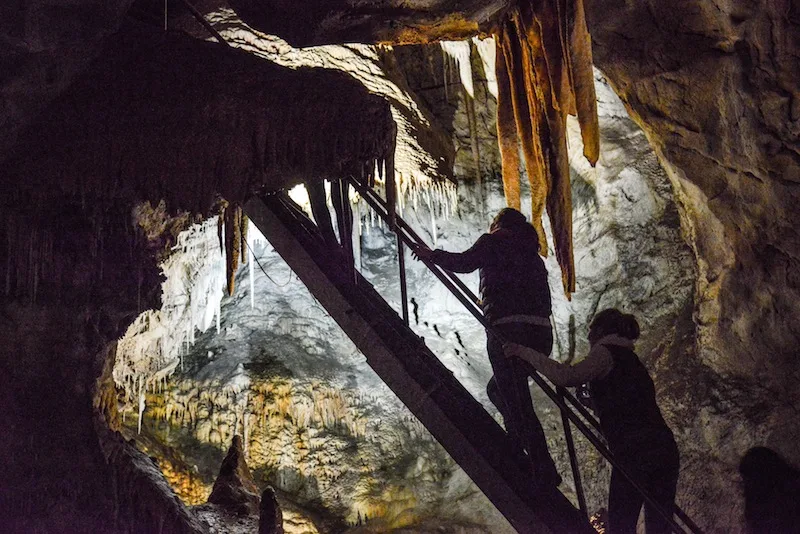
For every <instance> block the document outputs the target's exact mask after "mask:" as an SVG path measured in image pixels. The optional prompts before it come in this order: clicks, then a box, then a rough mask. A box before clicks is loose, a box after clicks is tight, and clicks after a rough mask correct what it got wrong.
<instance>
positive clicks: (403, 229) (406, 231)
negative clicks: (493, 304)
mask: <svg viewBox="0 0 800 534" xmlns="http://www.w3.org/2000/svg"><path fill="white" fill-rule="evenodd" d="M346 181H347V182H348V183H350V184H351V185H352V186H353V187H354V188H355V190H356V191H357V192H358V193H359V195H360V196H361V198H363V199H364V201H365V202H366V203H367V204H368V205H369V206H370V207H371V208H372V209H373V210H374V211H375V213H376V214H377V215H378V216H379V217H381V218H382V219H383V220H384V221H386V222H387V223H388V224H389V229H390V230H392V231H393V232H394V233H395V235H396V236H397V249H398V257H399V262H400V293H401V309H402V317H403V321H404V322H405V323H406V325H408V322H409V319H408V294H407V293H408V292H407V285H406V276H405V258H404V256H405V255H404V253H403V252H404V251H403V246H404V245H405V246H409V247H412V248H413V247H415V246H427V245H426V243H425V241H424V240H423V239H422V238H421V237H420V236H419V235H418V234H417V233H416V232H415V231H414V230H413V229H412V228H411V226H409V224H408V223H407V222H406V221H405V220H403V218H402V217H400V216H398V215H395V216H394V217H390V216H389V213H390V211H389V209H388V205H387V203H386V201H385V200H384V199H383V198H381V197H380V195H378V193H377V192H376V191H375V190H374V189H372V188H370V187H368V186H366V185H364V184H362V183H360V182H359V181H358V180H356V179H355V178H352V177H349V178H347V179H346ZM421 261H422V262H423V263H424V264H425V266H426V267H427V268H428V269H429V270H430V271H431V272H432V273H433V274H434V275H435V276H436V278H438V279H439V281H440V282H441V283H442V284H443V285H444V286H445V287H446V288H447V289H448V290H449V291H450V292H451V293H452V294H453V296H455V297H456V298H457V299H458V300H459V302H461V304H462V305H463V306H464V307H465V308H467V310H468V311H469V312H470V313H471V314H472V315H473V316H474V317H475V319H477V320H478V322H480V323H481V325H482V326H483V327H484V328H485V329H486V331H487V333H488V334H491V335H493V336H496V337H497V338H498V339H500V340H502V339H503V336H502V335H500V334H499V333H498V332H497V331H496V329H495V328H494V327H493V326H492V325H491V324H489V323H488V321H487V320H486V318H485V317H484V315H483V311H482V310H481V308H480V301H479V299H478V297H477V296H476V295H475V294H474V293H473V292H472V291H471V290H470V289H469V288H468V287H467V286H466V285H465V284H464V282H463V281H462V280H461V279H460V278H459V277H458V276H456V275H455V274H453V273H451V272H449V271H445V270H444V269H442V268H440V267H438V266H437V265H435V264H433V263H432V262H430V261H427V260H424V259H423V260H421ZM531 371H532V372H531V374H530V376H531V378H532V379H533V381H534V382H535V383H536V385H538V386H539V388H541V389H542V391H544V393H545V394H546V395H547V396H548V397H549V398H550V399H551V400H552V401H553V402H554V403H555V404H556V406H557V407H558V409H559V411H560V413H561V418H562V424H563V425H564V434H565V439H566V444H567V452H568V454H569V458H570V466H571V468H572V475H573V481H574V483H575V491H576V494H577V498H578V504H579V508H580V509H581V511H582V512H583V513H585V514H587V517H588V511H587V508H586V499H585V496H584V492H583V486H582V484H581V479H580V469H579V464H578V460H577V455H576V452H575V446H574V441H573V438H572V430H571V426H570V423H571V424H572V425H575V427H576V428H577V429H578V431H579V432H580V433H581V434H583V436H584V437H585V438H586V439H587V441H589V443H591V445H592V446H593V447H594V448H595V449H596V450H597V451H598V452H599V453H600V454H601V455H602V456H603V457H604V458H605V459H606V460H607V461H608V462H609V463H610V464H611V465H612V467H613V468H614V469H616V470H617V471H618V472H619V473H620V474H622V476H624V477H625V479H627V480H628V482H629V483H630V484H631V486H633V488H634V489H636V491H637V492H638V493H639V494H640V495H641V496H642V498H643V499H644V501H645V502H646V503H647V504H648V505H650V506H651V507H652V508H653V509H654V510H656V511H657V512H658V513H659V514H660V515H661V516H662V517H663V518H664V519H665V520H666V521H667V522H668V523H669V525H670V527H671V528H672V530H673V531H674V532H676V533H678V534H684V533H686V532H690V533H692V534H702V532H703V531H702V530H701V529H700V527H699V526H698V525H697V524H696V523H695V522H694V521H693V520H692V519H691V518H690V517H689V516H688V515H687V514H686V513H685V512H684V511H683V510H682V509H681V508H680V507H679V506H678V505H677V504H675V508H674V510H673V512H674V516H675V517H673V516H672V515H671V514H669V513H668V512H667V511H666V510H665V509H664V508H663V507H662V506H661V505H659V504H658V503H657V502H656V501H655V500H654V499H653V497H652V496H650V495H649V493H648V492H647V491H646V490H645V489H644V488H643V487H642V486H641V485H640V484H639V483H638V482H637V481H636V480H635V479H634V478H633V477H632V476H631V475H630V473H628V471H627V470H626V469H625V468H624V467H622V466H621V465H620V464H619V463H618V462H617V461H616V460H615V459H614V456H613V454H612V453H611V451H610V450H609V449H608V447H607V446H606V444H605V443H604V440H603V438H602V437H601V436H602V432H601V429H600V423H599V421H598V420H597V419H596V418H595V417H594V415H592V414H591V413H590V412H589V410H588V409H587V408H586V407H585V406H583V404H581V403H580V401H578V400H577V399H576V398H575V397H574V395H572V394H571V393H570V392H569V391H567V390H566V389H565V388H561V387H558V388H555V389H554V388H553V387H551V386H550V384H548V383H547V382H546V381H545V380H544V378H542V376H541V375H539V373H538V372H535V371H533V370H531ZM579 414H580V416H579ZM584 420H585V421H584ZM587 423H588V424H587ZM590 427H591V428H590ZM676 517H677V518H678V519H679V520H680V521H681V522H682V523H683V525H684V526H682V525H680V524H679V523H678V522H677V521H676V520H675V518H676Z"/></svg>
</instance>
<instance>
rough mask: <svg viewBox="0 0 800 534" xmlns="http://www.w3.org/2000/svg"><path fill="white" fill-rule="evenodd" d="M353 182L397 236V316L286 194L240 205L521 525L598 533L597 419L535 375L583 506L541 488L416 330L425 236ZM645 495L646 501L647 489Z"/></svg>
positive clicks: (471, 304) (450, 279)
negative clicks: (410, 283) (580, 438)
mask: <svg viewBox="0 0 800 534" xmlns="http://www.w3.org/2000/svg"><path fill="white" fill-rule="evenodd" d="M350 183H351V185H353V186H354V187H355V188H356V189H357V190H358V192H359V193H360V194H361V196H362V198H364V199H365V200H366V201H367V203H368V204H369V205H370V206H371V207H372V208H373V209H374V210H375V211H376V212H377V213H378V215H379V216H381V217H383V218H384V219H385V220H386V221H387V222H388V224H389V226H390V228H392V229H393V230H394V231H395V233H396V235H397V243H398V251H399V254H398V256H399V258H400V261H401V265H400V279H401V280H400V282H401V297H402V298H401V300H402V312H401V314H398V313H397V312H396V311H395V310H394V309H393V308H392V307H391V306H390V305H389V304H388V303H387V302H386V301H385V300H384V299H383V297H381V295H379V294H378V293H377V291H376V290H375V289H374V287H373V286H372V285H371V284H370V283H369V282H368V281H367V280H365V279H364V278H363V277H362V276H361V275H360V274H359V273H358V272H357V271H356V269H355V267H354V264H353V258H352V252H351V251H352V249H351V248H350V247H339V246H336V245H335V244H332V243H331V242H330V240H328V241H326V240H325V239H324V238H323V237H322V235H321V232H320V230H319V229H318V228H317V226H316V225H315V224H314V223H313V222H312V221H311V220H310V219H309V218H308V217H307V216H306V214H305V213H304V212H303V211H302V210H301V209H300V208H299V207H298V206H297V205H296V204H294V202H293V201H292V200H291V199H290V198H289V197H288V195H286V194H285V193H275V194H270V195H266V196H256V197H253V198H251V199H250V200H249V201H248V202H247V203H246V204H245V206H244V210H245V213H246V214H247V216H248V217H249V218H250V220H251V221H252V222H253V223H254V224H255V225H256V226H257V227H258V229H259V230H260V231H261V232H262V233H263V235H264V236H265V237H266V238H267V239H268V240H269V241H270V243H271V244H272V246H273V247H275V250H276V251H277V252H278V254H280V255H281V257H282V258H283V259H284V260H285V261H286V263H287V264H288V265H289V266H290V267H291V269H292V270H293V271H294V272H295V273H296V274H297V276H298V277H299V278H300V279H301V280H302V281H303V283H304V284H305V285H306V286H307V287H308V289H309V291H310V292H311V293H312V294H313V295H314V297H315V298H316V299H317V300H318V301H319V302H320V304H321V305H322V306H323V307H324V308H325V309H326V310H327V311H328V313H329V314H330V315H331V317H333V319H334V320H335V321H336V322H337V323H338V324H339V326H340V327H341V328H342V330H344V332H345V333H346V334H347V335H348V337H350V339H351V340H352V341H353V342H354V343H355V345H356V346H357V347H358V349H359V350H360V351H361V352H362V353H363V354H364V355H365V356H366V359H367V363H368V364H369V365H370V366H371V367H372V368H373V369H374V370H375V371H376V373H377V374H378V375H379V376H380V377H381V379H382V380H383V381H384V382H385V383H386V384H387V385H388V386H389V388H390V389H391V390H392V391H393V392H394V393H395V394H396V395H397V396H398V398H399V399H400V400H401V401H402V402H403V403H404V404H405V405H406V406H407V407H408V409H409V410H410V411H411V412H412V413H413V414H414V415H415V416H416V417H417V418H418V419H419V421H420V422H421V423H422V424H423V425H424V426H425V427H426V428H427V429H428V431H429V432H431V434H432V435H433V436H434V437H435V438H436V439H437V440H438V441H439V443H441V444H442V446H443V447H444V448H445V450H447V452H448V453H449V454H450V455H451V456H452V458H453V459H454V460H455V461H456V462H457V463H458V464H459V465H460V466H461V468H462V469H463V470H464V471H465V472H466V473H467V475H468V476H469V477H470V478H471V479H472V480H473V481H474V482H475V484H476V485H477V486H478V487H479V488H480V489H481V490H482V491H483V493H484V494H485V495H486V496H487V497H488V498H489V499H490V500H491V501H492V503H493V504H494V505H495V507H497V509H498V510H499V511H500V512H501V513H502V514H503V515H504V516H505V517H506V519H508V521H509V522H510V523H511V524H512V525H513V527H514V528H515V529H516V530H517V531H518V532H520V533H533V532H553V533H562V532H563V533H581V532H585V533H590V532H594V529H592V527H591V526H590V525H589V522H588V519H587V515H586V506H585V503H584V498H583V493H582V490H581V484H580V476H579V471H578V463H577V460H576V457H575V452H574V447H573V445H572V435H571V431H570V428H571V427H570V423H572V424H573V425H575V426H576V428H578V430H579V431H581V432H582V433H583V434H584V435H585V436H586V437H587V438H588V439H589V441H590V442H591V443H592V444H593V445H594V446H595V447H596V448H598V450H599V451H600V452H601V453H602V454H603V455H604V456H606V458H607V459H609V461H611V462H612V463H613V458H612V457H611V454H610V453H609V452H608V450H607V449H606V448H605V446H604V444H603V442H602V439H601V438H600V437H599V436H598V435H597V432H598V429H599V426H597V421H596V420H595V419H594V417H593V416H592V415H591V414H590V413H589V412H588V411H587V410H586V409H585V408H584V407H583V406H582V405H581V404H580V403H579V402H578V401H577V400H576V399H575V398H574V397H572V395H570V394H569V393H568V392H566V390H563V389H561V388H559V391H554V390H553V389H552V388H551V387H550V386H549V385H548V384H547V383H546V382H545V381H544V380H543V379H542V378H541V377H540V376H538V375H534V376H533V379H534V381H535V382H536V383H537V384H538V385H539V386H540V387H542V388H543V389H544V391H545V393H547V394H548V395H549V396H550V397H551V399H553V401H554V402H555V403H556V404H557V405H558V407H559V409H560V410H561V414H562V420H563V422H564V430H565V433H566V442H567V446H568V449H569V453H570V459H571V464H572V469H573V478H574V480H575V486H576V490H577V493H578V501H579V507H580V509H577V508H575V507H574V506H573V505H572V504H571V503H570V502H569V500H568V499H567V498H566V497H565V496H564V495H563V494H561V492H560V491H558V489H557V488H555V487H552V486H537V484H536V481H535V480H533V478H532V475H531V470H530V464H529V461H528V460H527V458H525V457H524V456H523V455H522V453H521V452H519V450H518V448H517V447H516V446H514V444H513V443H512V441H511V439H510V438H509V436H508V435H507V434H506V433H505V431H504V430H503V429H502V428H501V427H500V425H498V424H497V422H495V420H494V419H493V418H492V417H491V416H490V415H489V414H488V413H487V412H486V410H485V409H484V408H483V406H482V405H481V404H480V403H479V402H478V401H477V400H475V399H474V398H473V397H472V396H471V395H470V394H469V392H467V390H466V389H465V388H464V387H463V386H462V385H461V384H460V383H459V382H458V380H456V379H455V377H454V376H453V374H452V372H451V371H450V370H449V369H447V368H446V367H445V366H444V365H443V364H442V363H441V362H440V361H439V359H438V358H437V357H436V356H435V355H434V354H433V353H432V352H431V351H430V350H429V349H428V347H427V346H426V345H425V343H424V341H423V340H422V338H420V337H419V336H417V335H416V334H415V333H414V332H413V331H412V330H411V328H410V327H409V325H408V308H407V302H408V296H407V294H406V285H405V272H404V271H405V269H404V265H403V262H402V259H403V257H404V254H403V246H404V245H412V244H417V243H422V240H421V239H420V238H419V236H417V235H416V233H415V232H414V231H413V230H412V229H411V228H410V227H409V226H408V224H406V223H405V222H404V221H403V220H402V219H401V218H400V217H398V216H397V215H396V214H395V213H394V210H393V208H392V207H391V206H390V205H389V204H387V203H386V202H385V201H384V200H383V199H382V198H380V196H379V195H378V194H377V193H376V192H375V191H374V190H372V189H371V188H368V187H366V186H364V185H363V184H361V183H359V182H358V181H356V180H350ZM343 198H345V199H346V198H347V196H346V195H343ZM345 213H346V212H345ZM427 266H428V268H429V269H430V270H431V271H432V272H433V273H434V274H435V275H436V276H437V278H439V280H440V281H441V282H442V283H443V284H445V286H447V287H448V289H450V291H451V292H453V294H454V295H455V296H456V297H457V298H458V299H459V300H460V301H461V302H462V304H463V305H464V306H465V307H467V309H469V311H471V312H472V313H473V315H475V317H476V319H478V320H479V321H480V322H481V323H482V324H484V327H488V326H489V325H487V324H486V323H485V321H484V320H483V315H482V313H481V311H480V309H479V307H478V305H477V299H476V297H475V296H474V295H473V294H472V293H471V292H470V291H469V289H468V288H467V287H466V286H464V284H463V283H462V282H461V281H460V279H459V278H457V277H456V276H454V275H452V274H450V273H447V272H445V271H442V270H441V269H439V268H438V267H436V266H434V265H432V264H427ZM579 414H580V415H579ZM592 426H594V430H593V429H592V428H590V427H592ZM634 486H636V484H635V482H634ZM637 487H638V486H637ZM641 493H642V494H643V495H644V496H645V498H646V499H648V500H649V498H648V496H647V495H646V494H645V493H644V492H643V491H642V492H641ZM677 515H678V517H679V518H680V519H681V520H682V521H683V522H684V524H685V525H686V528H684V527H683V526H681V525H680V524H678V523H677V522H676V521H675V520H674V519H672V518H670V520H671V522H672V524H673V529H674V530H675V532H679V533H683V532H700V530H699V528H697V526H696V525H695V524H694V523H693V522H691V520H690V519H689V518H688V517H686V516H685V514H683V513H682V512H681V511H680V510H678V514H677Z"/></svg>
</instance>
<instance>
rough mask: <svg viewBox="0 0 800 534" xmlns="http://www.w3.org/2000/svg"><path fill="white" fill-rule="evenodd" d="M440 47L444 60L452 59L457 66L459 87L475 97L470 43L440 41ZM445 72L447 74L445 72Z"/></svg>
mask: <svg viewBox="0 0 800 534" xmlns="http://www.w3.org/2000/svg"><path fill="white" fill-rule="evenodd" d="M440 46H441V47H442V50H443V51H444V53H445V59H452V60H453V61H455V62H456V65H457V66H458V75H459V77H460V79H461V85H463V86H464V90H465V91H466V92H467V94H468V95H469V96H470V97H472V98H474V97H475V84H474V82H473V78H472V60H471V56H472V50H471V48H470V41H441V42H440ZM445 72H447V71H446V70H445Z"/></svg>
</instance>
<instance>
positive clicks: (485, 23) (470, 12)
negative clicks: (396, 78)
mask: <svg viewBox="0 0 800 534" xmlns="http://www.w3.org/2000/svg"><path fill="white" fill-rule="evenodd" d="M510 4H511V2H509V1H508V0H491V1H486V0H468V1H460V2H459V1H457V0H411V1H398V0H304V1H294V0H231V2H230V5H231V7H233V9H234V10H235V11H236V13H238V14H239V16H240V17H241V18H242V20H243V21H244V22H246V23H247V24H249V25H250V26H252V27H254V28H256V29H258V30H260V31H262V32H264V33H269V34H275V35H280V36H281V37H283V38H284V39H286V40H287V41H288V42H289V43H290V44H292V45H293V46H297V47H305V46H314V45H323V44H341V43H391V44H419V43H428V42H432V41H436V40H439V39H467V38H469V37H472V36H473V35H475V34H478V33H481V32H484V33H491V28H492V26H493V25H495V24H496V23H497V20H498V19H499V16H500V15H501V14H502V13H503V11H504V10H505V9H506V8H507V7H508V6H509V5H510Z"/></svg>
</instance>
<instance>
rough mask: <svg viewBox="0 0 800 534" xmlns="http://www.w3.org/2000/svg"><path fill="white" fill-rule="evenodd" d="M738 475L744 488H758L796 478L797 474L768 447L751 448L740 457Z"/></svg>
mask: <svg viewBox="0 0 800 534" xmlns="http://www.w3.org/2000/svg"><path fill="white" fill-rule="evenodd" d="M739 474H740V475H742V480H743V481H744V483H745V488H753V489H755V488H759V487H763V486H771V485H774V484H779V483H780V482H781V481H782V480H784V479H787V480H788V479H791V478H796V477H797V476H798V472H797V470H796V469H794V468H793V467H792V466H791V465H789V463H787V462H786V460H784V459H783V458H782V457H781V455H780V454H778V453H777V452H775V451H774V450H772V449H770V448H768V447H753V448H752V449H750V450H749V451H747V453H745V455H744V456H743V457H742V461H741V462H740V463H739Z"/></svg>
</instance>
